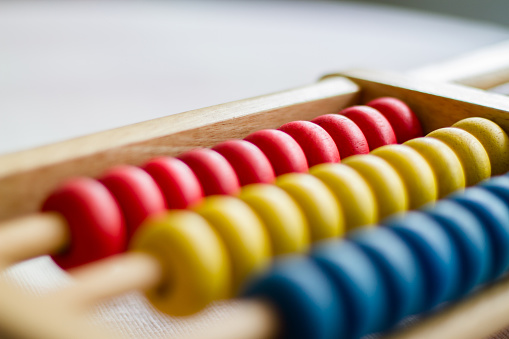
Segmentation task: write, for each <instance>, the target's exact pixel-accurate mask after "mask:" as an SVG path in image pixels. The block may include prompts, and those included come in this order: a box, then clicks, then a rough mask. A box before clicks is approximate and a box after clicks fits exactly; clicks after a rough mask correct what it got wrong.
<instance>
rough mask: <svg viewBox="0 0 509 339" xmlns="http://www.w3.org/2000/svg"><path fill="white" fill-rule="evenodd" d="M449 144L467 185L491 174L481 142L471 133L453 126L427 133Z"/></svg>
mask: <svg viewBox="0 0 509 339" xmlns="http://www.w3.org/2000/svg"><path fill="white" fill-rule="evenodd" d="M427 136H428V137H431V138H436V139H439V140H441V141H443V142H444V143H446V144H447V146H449V147H450V148H451V149H452V150H453V151H454V153H456V155H457V156H458V158H459V159H460V161H461V165H462V166H463V171H464V172H465V180H466V185H467V186H472V185H475V184H477V183H478V182H480V181H482V180H484V179H487V178H489V177H490V175H491V164H490V159H489V157H488V154H487V153H486V150H485V149H484V147H483V146H482V144H481V142H480V141H479V140H478V139H477V138H476V137H474V136H473V135H472V134H470V133H468V132H466V131H464V130H462V129H459V128H455V127H446V128H440V129H437V130H435V131H433V132H431V133H429V134H428V135H427Z"/></svg>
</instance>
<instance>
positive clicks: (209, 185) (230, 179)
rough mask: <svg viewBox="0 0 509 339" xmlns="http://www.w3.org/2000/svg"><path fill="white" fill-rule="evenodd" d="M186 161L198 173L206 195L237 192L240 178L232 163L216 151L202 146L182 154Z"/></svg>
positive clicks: (197, 175) (182, 158)
mask: <svg viewBox="0 0 509 339" xmlns="http://www.w3.org/2000/svg"><path fill="white" fill-rule="evenodd" d="M179 158H180V160H182V161H183V162H185V163H186V164H187V165H188V166H189V167H190V168H191V169H192V170H193V172H194V174H196V177H198V180H200V183H201V185H202V187H203V192H204V193H205V195H213V194H237V193H238V192H239V190H240V184H239V179H238V178H237V175H236V174H235V171H234V170H233V168H232V166H231V165H230V163H229V162H228V161H227V160H226V159H225V158H224V157H223V156H222V155H221V154H219V153H217V152H216V151H213V150H210V149H206V148H201V149H196V150H192V151H189V152H186V153H184V154H182V155H181V156H180V157H179Z"/></svg>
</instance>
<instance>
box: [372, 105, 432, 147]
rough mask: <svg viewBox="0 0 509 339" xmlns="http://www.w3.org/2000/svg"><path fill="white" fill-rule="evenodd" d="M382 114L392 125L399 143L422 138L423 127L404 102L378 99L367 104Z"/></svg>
mask: <svg viewBox="0 0 509 339" xmlns="http://www.w3.org/2000/svg"><path fill="white" fill-rule="evenodd" d="M367 106H370V107H373V108H374V109H376V110H377V111H379V112H380V113H382V114H383V115H384V116H385V117H386V118H387V120H389V123H390V124H391V126H392V128H393V130H394V133H395V134H396V138H397V139H398V143H400V144H402V143H404V142H405V141H407V140H410V139H414V138H418V137H422V135H423V134H422V127H421V123H420V122H419V119H417V116H416V115H415V113H414V112H412V110H411V109H410V107H408V106H407V105H406V104H405V103H404V102H402V101H401V100H398V99H396V98H387V97H384V98H378V99H375V100H373V101H370V102H368V103H367Z"/></svg>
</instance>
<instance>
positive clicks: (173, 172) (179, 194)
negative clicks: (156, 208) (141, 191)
mask: <svg viewBox="0 0 509 339" xmlns="http://www.w3.org/2000/svg"><path fill="white" fill-rule="evenodd" d="M143 169H144V170H145V171H147V172H148V174H150V175H151V176H152V178H154V180H155V181H156V183H157V184H158V185H159V188H160V189H161V191H162V192H163V195H164V198H165V200H166V206H167V207H168V208H169V209H185V208H188V207H192V206H194V205H196V204H197V203H199V202H200V201H201V200H202V199H203V189H202V187H201V184H200V182H199V181H198V178H197V177H196V175H195V174H194V172H193V171H192V170H191V169H190V168H189V166H187V165H186V164H185V163H184V162H183V161H182V160H179V159H177V158H171V157H161V158H156V159H152V160H150V161H149V162H147V163H146V164H145V166H143Z"/></svg>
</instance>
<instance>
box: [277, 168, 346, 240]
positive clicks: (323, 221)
mask: <svg viewBox="0 0 509 339" xmlns="http://www.w3.org/2000/svg"><path fill="white" fill-rule="evenodd" d="M276 185H277V186H279V187H280V188H282V189H283V190H285V191H286V192H287V193H288V194H290V196H292V198H294V199H295V201H297V203H298V204H299V206H300V208H301V209H302V211H303V212H304V215H305V216H306V218H307V221H308V224H309V227H310V234H311V241H313V242H314V241H317V240H321V239H327V238H333V237H337V236H340V235H343V234H344V232H345V223H344V219H343V215H342V214H341V207H340V206H339V202H338V201H337V199H336V197H335V196H334V194H333V193H332V192H331V190H330V189H329V188H328V187H327V186H326V185H325V184H324V183H323V182H321V181H320V180H319V179H317V178H315V177H314V176H312V175H309V174H303V173H288V174H284V175H281V176H279V177H278V178H277V179H276Z"/></svg>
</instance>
